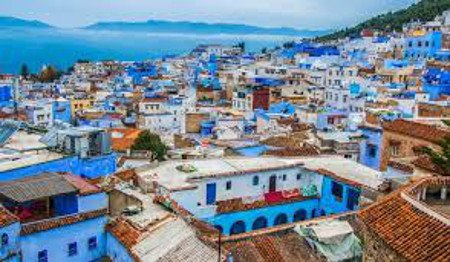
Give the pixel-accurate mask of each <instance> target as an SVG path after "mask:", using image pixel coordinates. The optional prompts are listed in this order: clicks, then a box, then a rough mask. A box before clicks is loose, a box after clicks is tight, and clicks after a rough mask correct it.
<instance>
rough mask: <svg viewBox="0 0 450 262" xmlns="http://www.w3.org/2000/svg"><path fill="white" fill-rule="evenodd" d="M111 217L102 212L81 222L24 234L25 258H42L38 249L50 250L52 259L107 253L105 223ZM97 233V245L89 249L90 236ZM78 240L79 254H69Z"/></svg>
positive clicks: (89, 258) (35, 261) (80, 258)
mask: <svg viewBox="0 0 450 262" xmlns="http://www.w3.org/2000/svg"><path fill="white" fill-rule="evenodd" d="M106 222H107V217H106V216H102V217H98V218H95V219H90V220H86V221H83V222H80V223H76V224H72V225H68V226H64V227H60V228H55V229H51V230H47V231H41V232H38V233H35V234H31V235H25V236H22V237H21V246H22V255H23V261H27V262H38V252H39V251H41V250H47V253H48V261H50V262H51V261H80V262H87V261H92V260H95V259H99V258H101V257H104V256H105V255H106V234H105V225H106ZM94 236H95V237H97V248H95V249H93V250H89V246H88V239H89V238H91V237H94ZM72 242H76V243H77V249H78V254H77V255H75V256H69V255H68V244H69V243H72Z"/></svg>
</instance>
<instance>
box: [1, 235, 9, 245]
mask: <svg viewBox="0 0 450 262" xmlns="http://www.w3.org/2000/svg"><path fill="white" fill-rule="evenodd" d="M8 242H9V237H8V234H6V233H4V234H3V235H2V246H6V245H8Z"/></svg>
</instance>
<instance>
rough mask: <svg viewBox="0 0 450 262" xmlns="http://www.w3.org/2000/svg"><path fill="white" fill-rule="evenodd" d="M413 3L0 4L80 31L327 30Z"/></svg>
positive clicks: (167, 0) (195, 0)
mask: <svg viewBox="0 0 450 262" xmlns="http://www.w3.org/2000/svg"><path fill="white" fill-rule="evenodd" d="M413 2H415V0H0V15H3V16H16V17H20V18H25V19H38V20H41V21H44V22H47V23H50V24H52V25H55V26H61V27H79V26H84V25H87V24H91V23H95V22H98V21H145V20H148V19H164V20H175V21H180V20H189V21H201V22H227V23H245V24H253V25H260V26H289V27H296V28H305V29H325V28H326V29H328V28H333V29H334V28H338V27H342V26H347V25H352V24H354V23H356V22H359V21H362V20H364V19H365V18H367V17H371V16H374V15H377V14H379V13H383V12H386V11H389V10H395V9H399V8H403V7H406V6H408V5H409V4H411V3H413Z"/></svg>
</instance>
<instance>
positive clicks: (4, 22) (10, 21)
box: [0, 16, 51, 28]
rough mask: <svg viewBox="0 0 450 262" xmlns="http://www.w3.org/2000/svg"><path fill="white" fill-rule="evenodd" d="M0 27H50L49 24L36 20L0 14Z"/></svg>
mask: <svg viewBox="0 0 450 262" xmlns="http://www.w3.org/2000/svg"><path fill="white" fill-rule="evenodd" d="M0 27H10V28H16V27H26V28H51V26H50V25H48V24H46V23H43V22H40V21H37V20H24V19H19V18H15V17H9V16H0Z"/></svg>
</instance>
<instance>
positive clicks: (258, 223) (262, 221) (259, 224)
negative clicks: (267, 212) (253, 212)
mask: <svg viewBox="0 0 450 262" xmlns="http://www.w3.org/2000/svg"><path fill="white" fill-rule="evenodd" d="M266 227H267V218H265V217H258V218H257V219H256V220H255V221H254V222H253V225H252V229H253V230H257V229H261V228H266Z"/></svg>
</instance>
